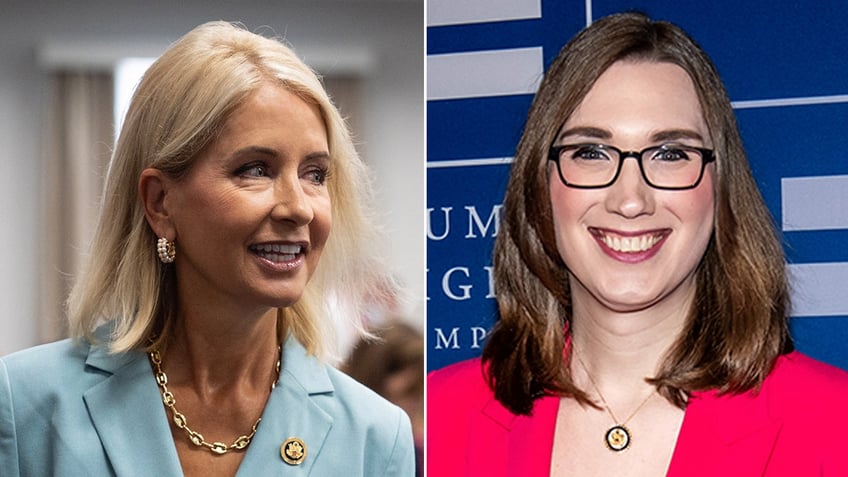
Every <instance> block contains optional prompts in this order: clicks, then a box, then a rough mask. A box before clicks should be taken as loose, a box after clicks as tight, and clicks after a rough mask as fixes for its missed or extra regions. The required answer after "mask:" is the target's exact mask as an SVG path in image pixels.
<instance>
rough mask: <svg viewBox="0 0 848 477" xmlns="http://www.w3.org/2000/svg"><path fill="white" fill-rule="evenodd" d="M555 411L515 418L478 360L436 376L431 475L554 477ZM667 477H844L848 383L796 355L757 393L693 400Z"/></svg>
mask: <svg viewBox="0 0 848 477" xmlns="http://www.w3.org/2000/svg"><path fill="white" fill-rule="evenodd" d="M558 406H559V399H558V398H556V397H544V398H541V399H539V400H537V401H536V403H535V405H534V408H533V413H532V416H531V417H528V416H516V415H514V414H512V413H511V412H509V411H508V410H506V408H504V407H503V406H501V405H500V403H499V402H497V401H496V400H495V399H494V397H493V395H492V392H491V391H490V390H489V388H488V386H487V385H486V383H485V381H484V379H483V373H482V368H481V364H480V361H479V360H477V359H475V360H469V361H464V362H461V363H458V364H454V365H452V366H448V367H446V368H443V369H441V370H438V371H435V372H433V373H431V374H430V376H429V379H428V388H427V475H430V476H434V477H453V476H485V477H500V476H504V477H505V476H520V477H533V476H544V477H547V476H549V475H550V464H551V452H552V446H553V438H554V424H555V420H556V414H557V409H558ZM668 476H670V477H693V476H696V477H697V476H710V477H714V476H722V477H725V476H769V477H777V476H786V477H806V476H827V477H845V476H848V373H846V372H844V371H842V370H839V369H838V368H834V367H831V366H829V365H826V364H823V363H820V362H818V361H815V360H813V359H811V358H808V357H806V356H804V355H802V354H800V353H797V352H793V353H790V354H788V355H785V356H781V357H780V358H779V359H778V361H777V364H776V366H775V368H774V370H773V371H772V373H771V374H770V375H769V376H768V378H767V379H766V381H765V383H764V385H763V387H762V390H761V391H760V392H759V393H753V392H749V393H745V394H741V395H725V396H718V395H717V393H715V392H703V393H696V394H694V395H693V396H692V399H691V401H690V404H689V406H688V407H687V409H686V414H685V417H684V419H683V426H682V428H681V430H680V435H679V436H678V440H677V445H676V447H675V449H674V454H673V455H672V459H671V465H670V467H669V471H668Z"/></svg>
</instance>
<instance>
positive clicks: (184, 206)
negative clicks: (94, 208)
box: [0, 22, 414, 476]
mask: <svg viewBox="0 0 848 477" xmlns="http://www.w3.org/2000/svg"><path fill="white" fill-rule="evenodd" d="M369 200H370V191H369V188H368V180H367V174H366V171H365V169H364V166H363V164H362V162H361V161H360V159H359V158H358V156H357V154H356V152H355V150H354V147H353V145H352V142H351V138H350V136H349V133H348V131H347V129H346V126H345V124H344V122H343V120H342V119H341V117H340V116H339V113H338V111H337V110H336V109H335V107H334V106H333V104H332V103H331V102H330V100H329V98H328V97H327V94H326V92H325V91H324V89H323V87H322V84H321V83H320V81H319V79H318V78H317V77H316V75H315V74H314V73H313V72H312V71H311V70H310V69H309V68H308V67H307V66H306V65H304V64H303V63H302V62H301V61H300V60H299V59H298V58H297V57H296V56H295V55H294V54H293V52H292V51H291V50H290V49H289V48H287V47H286V46H284V45H283V44H282V43H281V42H279V41H277V40H274V39H268V38H264V37H261V36H258V35H255V34H252V33H250V32H248V31H246V30H244V29H242V28H240V27H237V26H234V25H231V24H228V23H224V22H214V23H208V24H205V25H201V26H199V27H198V28H196V29H195V30H193V31H191V32H190V33H188V34H187V35H186V36H184V37H183V38H182V39H181V40H179V41H178V42H177V43H175V44H174V45H173V46H172V47H171V48H170V49H169V50H168V51H167V52H166V53H165V54H164V55H163V56H162V57H161V58H159V60H158V61H156V63H154V64H153V66H151V68H150V69H149V70H148V72H147V73H146V74H145V76H144V78H143V80H142V82H141V84H140V85H139V87H138V90H137V92H136V93H135V96H134V98H133V101H132V104H131V106H130V108H129V111H128V113H127V117H126V121H125V123H124V126H123V130H122V132H121V135H120V138H119V139H118V142H117V146H116V149H115V152H114V155H113V158H112V162H111V166H110V170H109V174H108V178H107V184H106V189H105V193H104V196H103V207H102V211H101V215H100V220H99V222H98V226H97V230H96V233H95V237H94V240H93V243H92V246H91V251H90V254H89V257H88V261H87V266H86V268H85V270H84V271H83V273H82V275H81V276H80V277H79V279H78V280H77V282H76V284H75V287H74V289H73V291H72V293H71V296H70V300H69V316H70V330H71V333H72V335H73V339H72V340H66V341H62V342H58V343H53V344H49V345H45V346H41V347H37V348H33V349H30V350H25V351H23V352H20V353H16V354H13V355H10V356H7V357H5V358H3V359H2V361H0V461H2V462H3V469H4V470H3V472H4V475H27V476H43V475H69V476H73V475H85V476H93V475H97V476H100V475H140V474H143V475H182V474H185V475H204V476H208V475H235V474H236V473H238V474H240V475H288V473H291V474H292V475H294V474H297V475H306V474H310V475H346V476H353V475H367V476H371V475H392V476H394V475H397V476H407V475H413V474H414V451H413V443H412V434H411V430H410V423H409V419H408V417H407V416H406V415H405V414H404V413H403V412H402V411H401V410H400V409H398V408H397V407H395V406H393V405H391V404H389V403H388V402H386V401H385V400H383V399H382V398H380V397H378V396H377V395H376V394H374V393H371V392H370V391H368V390H367V389H365V388H364V387H363V386H360V385H359V384H357V383H356V382H354V381H353V380H352V379H350V378H348V377H347V376H345V375H343V374H341V373H340V372H338V371H336V370H335V369H333V368H332V367H330V366H328V365H327V364H325V358H326V357H328V356H329V355H330V354H331V353H332V339H331V337H332V335H333V330H332V329H331V328H330V326H329V325H330V323H331V322H330V321H329V318H328V317H327V314H326V310H325V303H326V301H327V300H326V297H328V296H335V297H344V299H345V300H347V301H348V302H352V303H357V302H359V301H361V300H363V299H365V297H372V298H373V297H374V296H375V294H379V293H385V291H386V290H392V286H391V284H390V283H388V282H387V279H386V278H385V276H386V275H383V274H382V272H383V270H382V269H381V267H380V266H379V263H380V260H378V259H377V257H376V255H377V252H378V251H379V248H376V247H374V245H373V244H374V243H375V237H374V235H375V232H374V228H373V226H372V225H371V224H370V223H369V221H368V216H369V211H368V209H367V204H368V203H369ZM349 318H350V319H352V320H355V319H356V317H355V316H352V317H349Z"/></svg>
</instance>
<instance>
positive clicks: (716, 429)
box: [668, 391, 781, 477]
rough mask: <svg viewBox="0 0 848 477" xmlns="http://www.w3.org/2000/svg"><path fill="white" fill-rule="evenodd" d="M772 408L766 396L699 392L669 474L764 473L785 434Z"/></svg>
mask: <svg viewBox="0 0 848 477" xmlns="http://www.w3.org/2000/svg"><path fill="white" fill-rule="evenodd" d="M768 404H769V402H768V398H767V396H766V395H765V393H759V394H754V393H751V392H748V393H745V394H741V395H725V396H718V394H717V393H716V392H715V391H710V392H705V393H695V394H694V395H693V396H692V400H691V402H690V404H689V406H688V407H687V409H686V415H685V417H684V419H683V426H682V428H681V430H680V436H679V437H678V439H677V446H676V448H675V450H674V455H673V456H672V459H671V465H670V466H669V471H668V476H669V477H674V476H689V475H728V473H730V474H733V475H751V476H754V475H763V474H764V472H765V470H766V467H767V465H768V461H769V458H770V456H771V452H772V449H773V448H774V445H775V442H776V441H777V438H778V436H779V435H780V430H781V423H780V422H779V421H776V420H774V419H773V418H772V417H771V416H770V415H769V406H768Z"/></svg>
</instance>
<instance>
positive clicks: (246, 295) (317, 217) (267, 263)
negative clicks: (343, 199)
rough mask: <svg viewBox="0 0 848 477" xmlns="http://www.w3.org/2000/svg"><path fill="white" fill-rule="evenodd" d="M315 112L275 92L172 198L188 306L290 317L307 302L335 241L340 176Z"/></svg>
mask: <svg viewBox="0 0 848 477" xmlns="http://www.w3.org/2000/svg"><path fill="white" fill-rule="evenodd" d="M330 163H331V159H330V154H329V147H328V142H327V133H326V130H325V127H324V122H323V120H322V117H321V114H320V112H319V110H318V108H317V107H316V106H314V105H311V104H308V103H306V102H305V101H304V100H303V99H301V98H300V97H298V96H297V95H295V94H293V93H291V92H290V91H288V90H286V89H284V88H282V87H279V86H276V85H272V84H265V85H263V86H262V87H260V88H259V89H258V90H257V91H256V92H254V93H252V94H251V95H250V96H249V97H248V98H247V100H246V101H245V102H244V103H243V104H242V105H241V106H240V107H239V108H237V109H236V110H235V111H234V112H233V113H232V114H231V115H230V117H229V118H228V120H227V122H226V123H225V125H224V127H223V129H222V130H221V132H220V133H219V134H218V135H217V136H216V139H215V140H214V142H212V143H211V144H210V145H209V146H207V147H206V148H204V149H203V151H202V152H201V153H200V155H199V157H198V158H197V159H196V160H195V162H194V164H193V165H192V167H191V169H190V170H189V172H188V173H187V175H186V176H185V177H183V178H182V179H180V180H177V181H173V182H171V184H170V186H169V187H168V188H167V193H166V195H165V208H166V209H167V210H168V212H169V215H170V218H171V222H172V225H173V229H174V235H175V239H176V244H177V260H176V263H175V265H176V267H177V268H176V270H177V281H178V292H179V293H180V294H181V296H185V294H189V295H191V296H192V297H193V298H192V299H204V300H207V301H208V302H210V303H221V304H222V305H225V304H226V305H229V304H235V305H236V306H239V305H243V306H245V307H247V308H251V307H282V306H290V305H292V304H293V303H294V302H296V301H297V300H298V299H299V298H300V296H301V294H302V293H303V291H304V289H305V287H306V284H307V282H308V280H309V278H310V277H311V275H312V273H313V272H314V271H315V268H316V267H317V266H318V260H319V258H320V256H321V251H322V249H323V247H324V244H325V242H326V241H327V237H328V236H329V232H330V226H331V222H332V218H331V216H332V214H331V207H330V196H329V193H328V190H327V186H326V184H325V180H326V179H327V174H328V171H329V170H330V166H331V164H330Z"/></svg>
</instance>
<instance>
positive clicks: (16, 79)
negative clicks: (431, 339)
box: [0, 0, 425, 355]
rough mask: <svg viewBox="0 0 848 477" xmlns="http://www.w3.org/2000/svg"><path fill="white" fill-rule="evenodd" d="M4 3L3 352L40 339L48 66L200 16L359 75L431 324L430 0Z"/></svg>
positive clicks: (97, 59)
mask: <svg viewBox="0 0 848 477" xmlns="http://www.w3.org/2000/svg"><path fill="white" fill-rule="evenodd" d="M0 10H2V13H0V244H2V246H0V355H3V354H6V353H9V352H12V351H15V350H18V349H21V348H25V347H28V346H32V345H34V344H37V342H38V338H37V336H36V326H35V319H36V313H37V312H38V311H37V310H38V306H37V303H38V300H39V290H38V289H37V283H38V281H37V279H38V276H37V274H38V273H39V272H38V260H39V242H40V237H39V233H40V227H39V223H38V221H39V214H40V211H41V209H40V207H41V202H40V201H41V197H42V193H43V191H41V190H39V187H40V175H41V174H42V171H44V170H47V168H49V167H51V164H50V163H49V161H42V160H41V157H42V156H41V146H40V139H39V138H40V134H41V129H42V125H44V124H45V123H46V118H45V117H44V116H45V114H44V112H43V111H44V110H45V101H46V98H47V91H48V85H49V83H48V71H49V70H50V69H51V68H56V67H58V66H69V65H74V64H79V65H81V66H82V67H85V68H90V67H97V66H100V67H104V68H105V67H109V66H110V63H112V62H114V61H116V60H117V59H118V58H120V57H122V56H157V55H158V54H160V53H161V52H162V51H164V50H165V48H167V46H168V45H169V44H170V43H171V42H173V41H174V40H176V39H178V38H179V37H180V36H181V35H183V34H184V33H186V32H187V31H188V30H190V29H191V28H193V27H194V26H196V25H198V24H200V23H203V22H205V21H209V20H231V21H241V22H243V23H244V24H245V25H246V26H247V27H248V28H249V29H250V30H253V31H257V30H259V29H260V27H262V26H266V25H267V26H269V27H270V28H271V29H272V30H273V31H274V32H276V34H278V35H280V36H284V37H285V38H286V39H287V40H288V41H289V42H290V43H291V45H292V46H293V47H294V48H295V50H296V51H297V52H298V53H299V54H300V55H301V56H302V57H303V58H304V59H305V60H306V62H307V63H309V64H310V65H312V66H313V67H315V68H316V69H318V70H320V71H321V72H322V73H324V74H331V73H333V72H334V71H335V72H350V73H354V74H356V75H359V76H361V78H362V80H363V87H364V102H363V105H362V107H363V117H362V118H358V121H357V122H359V123H361V126H362V132H361V133H360V135H359V138H358V142H360V143H362V145H363V150H364V151H365V156H366V157H365V159H366V161H367V162H368V163H369V164H370V165H371V166H372V168H373V170H374V175H375V178H376V179H375V184H376V186H377V189H378V201H379V205H380V207H381V209H380V212H381V213H382V214H383V215H382V218H383V221H384V223H385V225H386V228H387V232H388V235H389V241H390V244H391V248H390V250H389V251H388V254H389V256H390V258H391V260H392V262H393V264H394V269H395V270H396V272H397V273H398V276H399V277H400V279H401V281H402V282H404V283H405V284H406V285H407V286H408V288H409V289H410V291H411V292H412V296H413V300H412V303H411V304H410V305H409V306H408V307H407V309H406V310H405V315H406V316H407V317H408V318H409V319H410V321H411V322H412V323H413V324H415V325H417V326H423V320H424V296H425V290H424V288H425V285H424V280H425V272H424V269H425V258H424V250H425V242H424V237H425V231H424V227H425V221H424V210H425V205H424V204H425V202H424V194H425V189H424V176H425V174H424V104H423V98H424V86H423V82H424V80H423V78H424V71H423V65H424V63H423V53H424V38H423V12H424V9H423V6H422V1H421V0H304V1H297V2H290V1H280V0H267V1H259V0H246V1H239V2H228V1H211V0H188V1H185V0H184V1H180V2H166V1H162V0H149V1H133V2H130V1H118V2H116V1H110V0H97V1H78V2H66V1H65V0H45V1H39V0H31V1H30V0H11V1H9V0H4V1H3V2H2V8H0Z"/></svg>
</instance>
